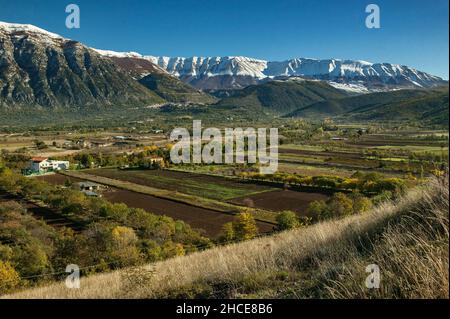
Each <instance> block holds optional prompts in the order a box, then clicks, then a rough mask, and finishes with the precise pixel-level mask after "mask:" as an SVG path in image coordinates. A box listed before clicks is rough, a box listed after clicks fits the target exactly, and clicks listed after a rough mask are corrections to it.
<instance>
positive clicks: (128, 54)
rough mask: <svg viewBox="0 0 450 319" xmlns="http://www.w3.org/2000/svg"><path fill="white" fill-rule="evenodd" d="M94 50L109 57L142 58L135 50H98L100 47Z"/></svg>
mask: <svg viewBox="0 0 450 319" xmlns="http://www.w3.org/2000/svg"><path fill="white" fill-rule="evenodd" d="M92 49H93V50H94V51H95V52H97V53H99V54H100V55H103V56H107V57H110V58H141V59H142V58H144V57H143V56H142V54H140V53H137V52H132V51H131V52H116V51H111V50H100V49H94V48H92Z"/></svg>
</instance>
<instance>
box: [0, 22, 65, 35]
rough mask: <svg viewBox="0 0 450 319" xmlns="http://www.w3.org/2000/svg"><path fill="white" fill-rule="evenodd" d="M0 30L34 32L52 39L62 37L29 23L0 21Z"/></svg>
mask: <svg viewBox="0 0 450 319" xmlns="http://www.w3.org/2000/svg"><path fill="white" fill-rule="evenodd" d="M0 30H3V31H6V32H8V33H19V32H28V33H35V34H40V35H44V36H47V37H50V38H52V39H63V37H62V36H60V35H58V34H56V33H52V32H48V31H47V30H44V29H41V28H38V27H36V26H34V25H31V24H18V23H8V22H2V21H0Z"/></svg>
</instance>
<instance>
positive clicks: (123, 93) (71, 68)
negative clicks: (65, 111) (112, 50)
mask: <svg viewBox="0 0 450 319" xmlns="http://www.w3.org/2000/svg"><path fill="white" fill-rule="evenodd" d="M163 101H164V100H163V99H162V98H161V97H159V96H158V95H157V94H155V93H154V92H152V91H150V90H148V89H147V88H145V87H144V86H142V85H141V84H140V83H138V82H137V81H135V80H134V79H133V78H132V77H131V76H129V75H127V74H125V73H123V72H121V71H120V70H118V68H117V67H116V65H115V64H114V63H113V62H112V61H111V60H109V59H107V58H105V57H103V56H102V55H100V54H98V53H97V52H95V51H94V50H92V49H90V48H88V47H86V46H84V45H83V44H81V43H79V42H76V41H72V40H68V39H65V38H62V37H60V36H58V35H56V34H53V33H50V32H47V31H45V30H42V29H39V28H37V27H34V26H31V25H18V24H9V23H0V107H2V108H12V107H14V108H17V107H36V106H37V107H70V108H74V107H88V106H98V107H103V106H108V105H135V104H140V105H148V104H156V103H162V102H163Z"/></svg>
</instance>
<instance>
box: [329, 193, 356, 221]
mask: <svg viewBox="0 0 450 319" xmlns="http://www.w3.org/2000/svg"><path fill="white" fill-rule="evenodd" d="M327 205H328V209H327V212H326V217H342V216H348V215H351V214H353V201H352V200H351V199H350V198H348V196H347V195H345V194H344V193H335V194H333V196H331V198H330V199H329V200H328V201H327Z"/></svg>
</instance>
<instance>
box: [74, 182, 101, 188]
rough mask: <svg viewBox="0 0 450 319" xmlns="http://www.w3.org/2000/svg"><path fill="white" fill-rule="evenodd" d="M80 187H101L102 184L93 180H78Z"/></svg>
mask: <svg viewBox="0 0 450 319" xmlns="http://www.w3.org/2000/svg"><path fill="white" fill-rule="evenodd" d="M78 185H79V186H80V187H99V186H101V185H100V184H96V183H92V182H78Z"/></svg>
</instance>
